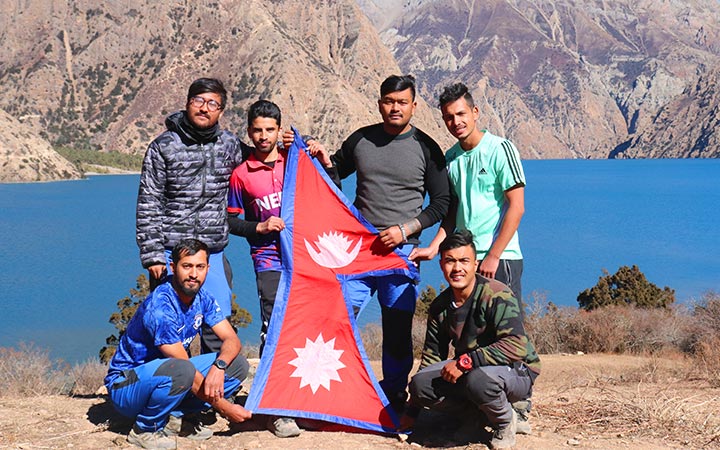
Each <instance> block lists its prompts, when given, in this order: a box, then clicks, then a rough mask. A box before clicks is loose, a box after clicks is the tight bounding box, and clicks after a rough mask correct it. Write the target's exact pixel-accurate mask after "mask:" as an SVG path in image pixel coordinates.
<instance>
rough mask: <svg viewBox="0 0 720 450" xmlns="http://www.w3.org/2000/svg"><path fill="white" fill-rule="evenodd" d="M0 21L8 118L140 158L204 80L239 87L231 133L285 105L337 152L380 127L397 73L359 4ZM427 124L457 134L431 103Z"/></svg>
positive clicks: (51, 6) (421, 120)
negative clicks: (384, 94)
mask: <svg viewBox="0 0 720 450" xmlns="http://www.w3.org/2000/svg"><path fill="white" fill-rule="evenodd" d="M6 9H9V11H8V13H7V14H6V15H5V16H4V17H3V18H1V19H0V25H2V30H3V31H1V32H0V46H2V47H3V48H6V49H10V50H11V51H9V52H8V53H4V54H3V56H2V57H1V59H0V81H1V82H2V83H3V84H4V85H5V86H6V88H9V89H10V90H11V91H16V92H18V95H17V96H5V97H3V98H0V108H4V109H6V110H7V111H8V112H10V113H11V114H13V115H15V116H16V117H18V118H19V119H20V120H22V121H23V122H25V123H28V124H30V125H31V126H33V127H34V128H36V129H38V130H41V131H42V132H43V133H45V135H46V136H47V138H48V139H49V140H50V141H51V142H52V143H53V144H56V145H57V144H63V145H73V146H85V147H89V148H95V149H102V150H117V151H122V152H128V153H141V152H143V151H144V149H145V148H146V146H147V144H148V142H149V141H150V140H151V139H152V138H153V137H154V136H155V135H156V134H158V133H159V132H160V131H162V128H163V125H162V124H163V120H164V116H165V115H167V114H168V113H170V112H172V111H175V110H178V109H182V108H183V104H184V100H185V95H186V89H187V86H188V85H189V84H190V82H192V80H193V79H195V78H197V77H200V76H214V77H218V78H220V79H222V80H223V81H224V82H225V84H226V87H227V88H228V90H229V91H230V101H229V105H228V108H227V110H226V111H225V115H224V117H223V119H222V121H223V125H225V126H226V127H228V128H229V129H231V130H232V131H235V132H236V133H238V134H239V135H240V136H241V137H243V138H245V132H244V130H245V127H246V115H245V111H246V108H247V107H248V106H249V105H250V104H251V103H252V102H253V101H255V100H257V99H258V98H259V97H264V98H268V99H270V100H272V101H275V102H276V103H278V105H279V106H280V107H281V109H282V110H283V113H284V115H285V120H284V125H286V126H287V125H290V124H291V123H292V124H295V125H296V126H298V127H299V129H300V131H301V132H303V133H305V134H312V135H314V136H316V137H318V138H320V140H321V141H323V142H325V143H326V144H328V146H329V148H331V149H333V148H335V147H337V146H338V145H339V143H340V141H341V140H342V139H343V138H344V137H346V136H347V135H348V134H349V133H350V132H351V131H352V130H354V129H355V128H357V127H358V126H360V125H364V124H369V123H373V122H377V121H379V114H378V113H377V104H376V102H375V100H376V99H377V97H378V90H379V85H380V82H381V81H382V80H383V79H384V78H385V77H386V76H388V75H390V74H392V73H399V72H400V69H399V68H398V66H397V64H396V63H395V61H394V59H393V57H392V55H391V54H390V52H389V51H388V50H387V49H386V48H385V47H384V45H383V44H382V42H381V41H380V40H379V38H378V36H377V33H376V32H375V30H374V28H373V27H372V26H371V24H370V23H369V22H368V20H367V18H366V17H365V16H364V15H363V14H362V13H361V12H360V10H359V9H358V7H357V5H355V3H354V2H352V1H350V0H344V1H343V0H340V1H336V2H321V3H319V4H317V5H314V7H313V8H308V7H307V4H306V3H305V2H301V1H298V0H284V1H273V2H261V1H258V0H220V1H217V2H213V3H208V2H201V3H198V2H190V1H187V0H186V1H180V2H150V1H147V0H128V1H125V2H104V3H102V4H101V5H99V4H97V2H93V1H89V0H78V1H69V0H65V1H58V0H55V1H53V2H51V3H48V2H46V1H41V0H27V1H25V2H13V3H12V4H9V5H7V7H6ZM417 123H418V124H419V126H421V127H422V128H424V129H426V131H427V132H428V133H430V134H431V135H435V136H438V137H440V138H441V139H442V138H445V139H447V137H446V136H445V133H444V132H443V130H442V129H441V128H440V126H439V123H438V122H437V121H436V120H434V119H433V117H432V116H431V112H430V108H428V107H427V106H426V105H425V104H424V103H423V104H422V105H421V107H420V111H419V112H418V118H417Z"/></svg>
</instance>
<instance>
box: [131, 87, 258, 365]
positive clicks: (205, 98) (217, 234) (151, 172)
mask: <svg viewBox="0 0 720 450" xmlns="http://www.w3.org/2000/svg"><path fill="white" fill-rule="evenodd" d="M226 101H227V91H226V90H225V87H224V86H223V84H222V82H221V81H220V80H217V79H213V78H200V79H197V80H195V81H194V82H193V83H192V84H191V85H190V88H189V89H188V95H187V102H186V105H185V106H186V110H185V111H179V112H176V113H173V114H171V115H170V116H168V117H167V119H166V120H165V126H166V127H167V130H166V131H165V132H164V133H162V134H161V135H160V136H158V137H157V138H156V139H155V140H154V141H152V142H151V143H150V146H149V147H148V149H147V152H146V153H145V159H144V160H143V167H142V173H141V175H140V189H139V191H138V200H137V222H136V233H137V234H136V238H137V243H138V246H139V247H140V261H141V262H142V265H143V267H145V268H146V269H148V272H149V275H150V286H151V288H154V287H155V286H157V285H158V284H160V283H161V282H162V281H163V279H164V278H165V277H166V276H167V275H168V269H169V267H168V265H167V262H168V261H169V259H170V258H169V255H170V251H171V249H172V248H173V247H174V246H175V244H177V243H178V242H179V241H180V240H182V239H184V238H195V239H199V240H201V241H202V242H204V243H205V244H206V245H207V246H208V247H209V249H210V252H211V253H210V270H209V272H208V275H207V279H206V281H205V289H206V290H207V291H208V292H210V294H211V295H212V296H213V297H214V298H215V300H216V301H217V303H218V304H219V305H220V308H221V309H222V314H223V316H225V317H229V316H230V314H231V309H230V302H231V297H232V292H231V283H232V272H231V269H230V264H229V263H228V262H227V260H226V258H225V256H224V253H223V249H224V248H225V246H227V244H228V225H227V195H228V185H229V180H230V174H231V173H232V171H233V169H234V168H235V166H237V165H238V164H239V163H240V162H241V161H242V158H243V152H244V151H245V150H244V148H245V145H244V144H243V143H242V142H241V141H240V140H239V139H238V138H237V136H235V135H234V134H232V133H230V132H229V131H226V130H221V129H220V126H219V124H218V121H219V120H220V117H222V114H223V109H224V107H225V104H226ZM201 344H202V351H203V353H207V352H217V351H219V349H220V344H221V341H220V340H218V339H217V338H216V336H215V335H214V334H213V333H212V330H211V329H210V328H207V329H206V328H203V332H202V340H201Z"/></svg>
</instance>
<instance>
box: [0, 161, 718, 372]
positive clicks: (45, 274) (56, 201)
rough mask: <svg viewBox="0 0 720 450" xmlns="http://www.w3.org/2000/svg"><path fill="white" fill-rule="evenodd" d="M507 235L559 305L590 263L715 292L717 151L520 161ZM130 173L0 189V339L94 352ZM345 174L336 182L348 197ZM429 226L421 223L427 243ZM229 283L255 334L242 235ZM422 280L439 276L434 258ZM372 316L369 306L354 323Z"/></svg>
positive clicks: (130, 268)
mask: <svg viewBox="0 0 720 450" xmlns="http://www.w3.org/2000/svg"><path fill="white" fill-rule="evenodd" d="M524 167H525V173H526V178H527V182H528V185H527V188H526V191H525V192H526V193H525V196H526V197H525V208H526V210H525V216H524V217H523V221H522V224H521V226H520V242H521V246H522V251H523V254H524V257H525V269H524V270H525V271H524V274H523V292H524V294H525V300H526V302H527V301H529V300H530V297H531V295H532V293H533V291H535V292H537V293H541V294H542V295H544V296H545V298H547V299H548V300H550V301H552V302H554V303H556V304H558V305H563V306H576V305H577V302H576V297H577V295H578V293H579V292H580V291H582V290H584V289H586V288H589V287H591V286H593V285H594V284H595V283H596V282H597V280H598V277H600V276H601V275H602V269H607V270H608V271H609V272H611V273H613V272H615V271H616V270H617V269H618V267H620V266H622V265H633V264H636V265H638V266H639V267H640V270H641V271H643V272H644V273H645V275H646V276H647V277H648V279H649V280H650V281H651V282H653V283H655V284H657V285H658V286H660V287H664V286H669V287H671V288H673V289H675V292H676V297H677V299H678V301H679V302H687V301H692V300H693V299H698V298H700V297H701V296H702V294H703V293H704V292H706V291H708V290H714V291H720V232H719V231H718V225H717V224H718V222H719V221H720V210H719V208H718V205H720V192H718V189H717V180H718V176H719V175H720V160H630V161H628V160H550V161H548V160H544V161H524ZM137 184H138V176H137V175H123V176H93V177H90V178H89V179H87V180H81V181H66V182H55V183H32V184H5V185H0V211H1V214H0V242H2V252H1V253H0V285H1V286H2V287H3V292H2V303H1V304H2V314H0V346H3V347H7V346H17V345H18V343H20V342H26V343H29V342H33V343H35V345H36V346H38V347H40V348H43V349H48V350H49V351H50V355H51V356H52V357H53V358H61V359H63V360H65V361H68V362H71V363H74V362H80V361H85V360H87V359H89V358H96V357H97V353H98V350H99V349H100V348H101V347H102V346H103V345H104V342H105V338H106V337H107V336H109V335H110V334H112V333H114V332H115V329H114V328H113V327H112V325H110V324H109V323H108V318H109V316H110V314H111V313H112V312H114V311H116V310H117V308H116V302H117V300H119V299H120V298H122V297H124V296H126V295H127V294H128V291H129V289H130V288H132V287H134V286H135V279H136V277H137V276H138V275H139V274H140V273H141V272H142V271H143V269H142V268H141V266H140V263H139V259H138V251H137V247H136V245H135V199H136V195H137ZM353 184H354V183H353V180H350V182H348V183H344V184H343V187H344V189H345V192H346V193H348V192H349V197H350V198H351V199H352V198H353V197H354V195H353V191H354V186H353ZM435 229H436V228H432V229H430V230H426V231H425V233H424V234H423V241H424V242H429V241H430V239H432V236H433V235H434V232H435ZM227 251H228V257H229V259H230V261H231V263H232V266H233V270H234V292H235V293H236V294H237V297H238V301H239V303H240V304H241V306H243V307H244V308H246V309H248V310H249V311H250V312H251V314H252V315H253V317H254V318H256V320H255V322H254V323H253V324H252V325H251V326H250V327H249V328H246V329H241V330H240V332H239V335H240V338H241V339H242V340H243V342H247V343H251V344H254V343H257V342H258V341H259V337H258V336H259V329H260V327H259V323H258V322H259V307H258V304H257V303H258V301H257V295H256V292H255V278H254V273H253V270H252V264H251V262H250V256H249V254H248V246H247V244H246V243H245V241H244V239H242V238H238V237H235V236H233V237H231V242H230V246H229V247H228V250H227ZM421 276H422V282H421V285H422V286H426V285H428V284H429V285H432V286H433V287H435V288H438V287H439V285H440V283H441V282H442V276H441V274H440V271H439V267H438V264H437V261H430V262H427V263H423V264H422V266H421ZM378 319H379V308H378V307H377V306H376V304H375V303H372V302H371V306H369V307H368V308H367V309H366V310H365V312H364V313H363V315H362V316H361V317H360V325H361V326H363V325H364V324H366V323H368V322H374V321H377V320H378Z"/></svg>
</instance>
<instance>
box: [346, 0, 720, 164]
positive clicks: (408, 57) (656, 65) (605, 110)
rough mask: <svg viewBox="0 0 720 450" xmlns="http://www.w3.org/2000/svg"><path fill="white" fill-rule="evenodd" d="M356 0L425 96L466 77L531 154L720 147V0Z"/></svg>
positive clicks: (703, 152) (489, 114) (501, 128)
mask: <svg viewBox="0 0 720 450" xmlns="http://www.w3.org/2000/svg"><path fill="white" fill-rule="evenodd" d="M358 3H359V4H360V5H361V7H362V8H363V10H364V11H365V12H366V13H367V14H368V17H370V18H371V19H372V20H373V23H374V24H375V26H376V27H377V29H378V31H379V32H380V33H381V37H382V39H383V41H384V42H385V43H386V45H387V46H388V47H389V48H390V49H391V50H392V52H393V54H394V55H395V57H396V59H397V60H398V62H399V64H400V67H401V68H402V69H403V71H405V72H410V73H413V74H415V75H416V76H418V78H419V80H420V81H421V86H422V93H423V95H424V97H425V98H427V99H429V101H430V102H431V103H434V101H433V99H435V98H437V95H438V94H439V92H440V91H441V89H442V87H443V86H444V85H446V84H449V83H453V82H457V81H463V82H464V83H466V84H467V85H468V86H469V87H470V88H471V89H472V91H473V96H474V97H475V99H476V101H477V103H478V106H479V107H480V109H481V112H482V116H483V117H482V119H481V124H482V125H483V126H487V127H488V128H489V129H490V130H491V131H493V132H495V133H498V134H501V135H505V136H508V137H509V138H511V139H512V140H513V141H514V142H515V143H516V144H517V145H518V147H519V149H520V151H521V153H522V155H523V157H525V158H607V157H616V156H622V155H624V156H632V157H657V156H671V155H672V156H677V157H684V156H690V157H697V156H702V157H706V156H712V155H717V147H716V146H715V147H714V148H713V147H712V143H713V142H715V143H716V142H717V141H716V140H715V141H713V139H711V138H706V137H705V136H708V135H709V134H712V128H710V126H711V125H712V124H714V123H717V122H716V119H714V118H710V117H705V116H703V115H704V114H713V111H717V109H718V98H717V94H716V92H717V83H716V82H717V75H716V74H717V70H718V68H720V2H717V1H703V0H688V1H676V0H663V1H656V0H655V1H653V0H593V1H587V2H576V1H572V0H537V1H535V0H533V1H527V0H484V1H477V0H443V1H439V0H408V1H403V2H400V1H399V0H397V1H396V0H392V1H387V2H386V1H381V0H358ZM676 113H680V114H684V116H681V117H678V116H676V115H674V114H676ZM691 114H699V116H693V115H691ZM713 117H714V116H713ZM676 121H677V122H676ZM693 124H695V125H693ZM688 127H690V128H693V129H697V128H700V129H702V130H705V131H704V132H702V133H701V132H700V131H698V130H695V131H696V132H694V133H685V134H680V133H678V132H677V131H679V130H681V129H686V128H688ZM663 129H670V130H673V131H663ZM668 136H673V142H672V143H668V142H664V141H663V142H660V141H661V140H662V139H666V138H667V137H668ZM659 144H660V145H659ZM669 147H672V151H670V150H669ZM709 147H710V148H709ZM660 148H668V151H662V150H660Z"/></svg>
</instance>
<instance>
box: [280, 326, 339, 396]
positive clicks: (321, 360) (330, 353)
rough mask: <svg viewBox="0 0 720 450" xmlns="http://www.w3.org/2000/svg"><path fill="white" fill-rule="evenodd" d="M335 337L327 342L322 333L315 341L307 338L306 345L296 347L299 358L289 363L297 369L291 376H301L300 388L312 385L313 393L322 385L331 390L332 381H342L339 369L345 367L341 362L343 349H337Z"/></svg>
mask: <svg viewBox="0 0 720 450" xmlns="http://www.w3.org/2000/svg"><path fill="white" fill-rule="evenodd" d="M334 347H335V338H332V339H330V340H329V341H327V342H325V340H324V339H323V335H322V333H320V334H319V335H318V337H317V339H315V342H313V341H311V340H310V339H309V338H305V347H303V348H296V349H294V350H295V353H297V358H295V359H293V360H292V361H290V362H289V363H288V364H290V365H291V366H295V367H296V369H295V371H294V372H293V373H292V375H290V377H295V378H300V388H303V387H305V386H310V389H312V392H313V394H314V393H315V392H317V390H318V388H320V386H322V387H324V388H325V389H327V390H328V391H329V390H330V381H331V380H334V381H339V382H342V380H341V379H340V376H339V375H338V370H340V369H342V368H343V367H345V364H343V363H341V362H340V356H341V355H342V354H343V350H335V348H334Z"/></svg>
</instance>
